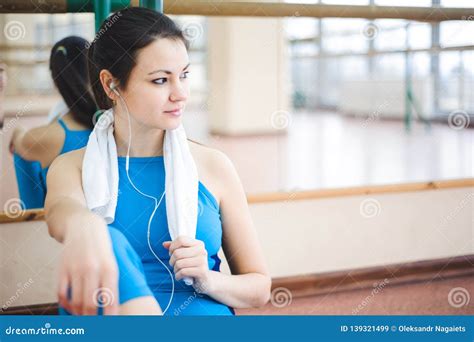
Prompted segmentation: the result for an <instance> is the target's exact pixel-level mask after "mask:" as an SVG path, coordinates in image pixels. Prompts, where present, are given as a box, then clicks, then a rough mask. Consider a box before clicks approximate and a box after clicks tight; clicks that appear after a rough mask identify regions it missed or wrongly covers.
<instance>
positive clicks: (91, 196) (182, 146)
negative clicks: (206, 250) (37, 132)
mask: <svg viewBox="0 0 474 342" xmlns="http://www.w3.org/2000/svg"><path fill="white" fill-rule="evenodd" d="M113 123H114V113H113V110H112V109H109V110H107V111H105V112H104V113H103V114H102V115H101V116H100V118H99V120H98V121H97V123H96V125H95V127H94V130H93V131H92V133H91V135H90V137H89V141H88V143H87V147H86V152H85V155H84V160H83V163H82V187H83V189H84V195H85V198H86V202H87V207H88V208H89V209H90V210H91V211H93V212H94V213H97V214H98V215H100V216H102V217H103V218H104V219H105V221H106V222H107V224H110V223H112V222H113V221H114V217H115V208H116V206H117V193H118V178H119V176H118V161H117V146H116V144H115V139H114V135H113V132H114V125H113ZM132 144H133V140H132ZM163 157H164V164H165V192H166V194H165V197H166V215H167V219H168V230H169V233H170V236H171V239H172V240H174V239H176V237H178V236H179V235H186V236H189V237H192V238H195V236H196V225H197V212H198V189H199V188H198V185H199V178H198V173H197V168H196V164H195V163H194V159H193V157H192V155H191V152H190V151H189V146H188V142H187V138H186V133H185V131H184V127H183V125H182V124H181V125H180V126H179V127H178V128H176V129H174V130H166V131H165V136H164V146H163ZM140 191H143V192H144V193H146V189H140Z"/></svg>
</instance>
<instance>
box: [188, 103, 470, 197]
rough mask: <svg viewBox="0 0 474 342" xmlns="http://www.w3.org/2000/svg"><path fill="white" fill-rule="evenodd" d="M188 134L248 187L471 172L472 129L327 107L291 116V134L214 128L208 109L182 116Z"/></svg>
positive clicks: (336, 184)
mask: <svg viewBox="0 0 474 342" xmlns="http://www.w3.org/2000/svg"><path fill="white" fill-rule="evenodd" d="M185 120H186V121H185V125H186V126H187V127H193V128H192V129H191V133H190V136H191V137H194V138H196V139H198V140H199V141H203V142H204V143H207V144H209V145H211V146H214V147H216V148H219V149H221V150H222V151H224V152H225V153H227V155H228V156H229V157H230V158H231V159H232V161H233V162H234V164H235V166H236V168H237V171H238V172H239V175H240V177H241V179H242V182H243V185H244V188H245V190H246V192H247V193H249V194H255V193H260V192H274V191H294V190H312V189H329V188H342V187H353V186H365V185H381V184H398V183H410V182H419V181H432V180H446V179H458V178H471V177H473V176H474V164H473V161H474V130H473V129H467V128H466V129H462V130H454V129H451V128H450V127H449V126H448V125H446V124H440V123H436V124H432V125H431V128H427V127H425V126H424V125H422V124H420V123H414V125H413V129H412V131H411V132H410V133H407V132H406V131H405V127H404V124H403V122H402V121H388V120H370V119H361V118H351V117H347V116H344V115H342V114H336V113H329V112H311V113H309V112H301V113H295V114H294V115H293V116H292V120H291V123H290V125H289V126H288V134H286V135H268V136H247V137H225V136H216V135H212V136H211V135H209V134H208V133H207V128H206V124H205V114H204V113H203V114H194V115H192V116H189V117H188V118H186V119H185Z"/></svg>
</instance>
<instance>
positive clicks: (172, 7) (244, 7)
mask: <svg viewBox="0 0 474 342" xmlns="http://www.w3.org/2000/svg"><path fill="white" fill-rule="evenodd" d="M111 3H112V10H118V9H120V8H125V7H128V6H137V5H138V3H139V1H138V0H131V1H123V0H120V1H111ZM66 12H93V6H92V2H91V1H86V0H84V1H83V2H81V1H77V0H76V1H71V0H69V1H68V0H53V1H43V0H4V1H3V4H2V5H1V6H0V13H66ZM164 13H166V14H176V15H202V16H236V17H294V18H297V17H310V18H364V19H407V20H416V21H422V22H441V21H446V20H471V19H472V18H473V17H474V9H473V8H447V7H440V6H438V7H402V6H374V5H365V6H354V5H350V6H349V5H326V4H298V3H279V2H263V3H262V2H257V1H253V2H236V1H207V0H206V1H203V0H181V1H164Z"/></svg>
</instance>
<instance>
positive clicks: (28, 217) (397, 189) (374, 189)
mask: <svg viewBox="0 0 474 342" xmlns="http://www.w3.org/2000/svg"><path fill="white" fill-rule="evenodd" d="M467 187H474V178H466V179H453V180H441V181H433V182H418V183H403V184H392V185H369V186H361V187H350V188H340V189H323V190H308V191H294V192H269V193H262V194H250V195H247V201H248V203H249V204H256V203H270V202H285V201H286V202H287V201H299V200H315V199H321V198H331V197H346V196H364V195H381V194H393V193H402V192H415V191H428V190H440V189H454V188H467ZM42 220H44V210H43V209H42V208H39V209H31V210H23V211H22V212H20V213H17V212H15V215H12V214H8V213H6V212H0V223H14V222H26V221H42Z"/></svg>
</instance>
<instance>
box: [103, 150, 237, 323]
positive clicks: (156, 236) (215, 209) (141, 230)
mask: <svg viewBox="0 0 474 342" xmlns="http://www.w3.org/2000/svg"><path fill="white" fill-rule="evenodd" d="M125 163H126V158H125V157H119V158H118V169H119V192H118V199H117V208H116V212H115V220H114V222H112V223H111V224H110V225H109V227H114V228H115V229H117V230H119V231H120V232H121V233H123V235H124V236H125V237H126V239H127V240H128V242H129V243H130V244H131V246H132V247H133V249H134V250H135V252H136V253H137V255H138V256H139V257H140V261H141V263H142V265H143V272H144V274H145V276H146V286H148V288H149V289H150V290H151V292H152V293H153V295H154V296H155V298H156V299H157V301H158V303H159V304H160V307H161V308H162V310H164V309H165V308H166V305H167V304H168V301H169V299H170V295H171V288H172V284H171V279H170V275H169V273H168V271H167V270H166V269H165V268H164V266H163V265H162V264H161V263H160V262H159V261H158V260H156V258H155V256H154V255H153V253H152V252H151V251H150V249H149V246H148V240H147V228H148V221H149V218H150V216H151V214H152V211H153V209H154V204H155V202H154V200H152V199H150V198H147V197H145V196H143V195H141V194H139V193H138V192H137V191H136V190H135V189H134V188H133V187H132V185H131V184H130V182H129V180H128V178H127V174H126V171H125ZM129 175H130V178H131V180H132V181H133V183H134V184H135V186H136V187H137V188H138V189H139V190H140V191H141V192H143V193H145V194H147V195H150V196H153V197H155V198H157V199H158V200H159V199H160V198H161V195H162V194H163V191H164V189H165V168H164V159H163V156H156V157H131V158H130V162H129ZM196 239H197V240H202V241H203V242H204V245H205V248H206V250H207V253H208V265H209V269H210V270H213V271H220V264H221V260H220V258H219V257H218V255H217V253H218V252H219V249H220V248H221V244H222V222H221V218H220V209H219V205H218V203H217V201H216V199H215V198H214V196H213V195H212V194H211V192H210V191H209V190H208V189H207V188H206V187H205V186H204V184H202V183H201V182H199V193H198V222H197V227H196ZM164 241H171V236H170V234H169V232H168V221H167V217H166V194H165V196H164V197H163V199H162V201H161V204H160V206H159V208H158V209H157V211H156V213H155V215H154V217H153V221H152V223H151V226H150V243H151V247H152V248H153V251H154V252H155V254H156V255H157V256H158V257H159V258H160V259H161V261H162V262H163V263H164V264H165V265H166V266H167V268H168V269H169V270H170V272H171V274H172V275H173V276H174V272H173V268H172V267H171V266H170V265H169V259H170V256H169V253H168V250H167V249H165V248H164V247H163V245H162V243H163V242H164ZM129 286H132V287H133V286H135V287H136V286H138V285H137V284H136V283H135V284H129ZM121 292H125V293H126V292H130V291H126V290H124V291H122V290H121ZM131 292H134V291H133V290H132V291H131ZM138 292H140V291H138ZM145 293H146V291H145ZM122 300H125V298H121V301H122ZM233 314H234V311H233V309H232V308H230V307H228V306H226V305H224V304H222V303H219V302H217V301H215V300H214V299H212V298H211V297H209V296H207V295H202V294H197V293H196V292H195V291H194V288H193V287H192V286H188V285H186V284H185V283H184V281H183V280H181V281H176V280H175V293H174V296H173V300H172V302H171V304H170V307H169V309H168V311H167V312H166V315H233Z"/></svg>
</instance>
